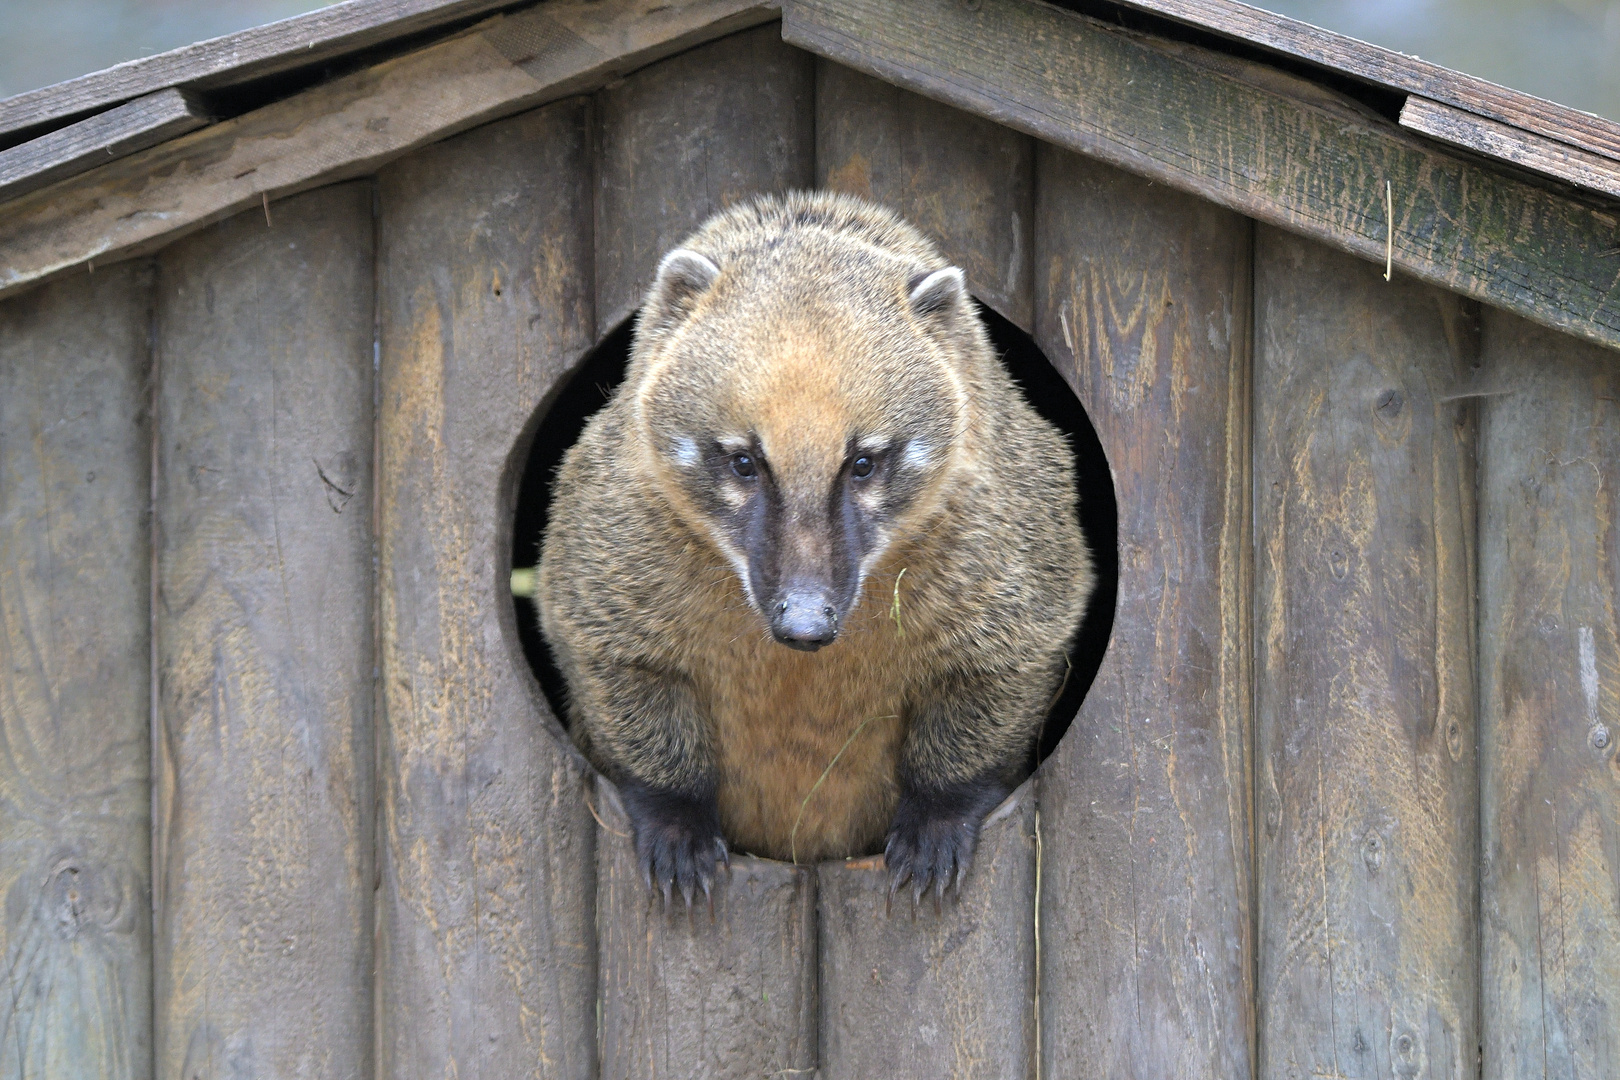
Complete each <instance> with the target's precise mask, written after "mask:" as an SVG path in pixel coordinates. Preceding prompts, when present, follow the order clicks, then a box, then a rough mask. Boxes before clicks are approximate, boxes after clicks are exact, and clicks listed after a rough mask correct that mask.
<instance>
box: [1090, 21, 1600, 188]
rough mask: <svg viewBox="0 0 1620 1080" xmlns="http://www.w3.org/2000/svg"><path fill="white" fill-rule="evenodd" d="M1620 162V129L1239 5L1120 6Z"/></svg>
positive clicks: (1564, 107)
mask: <svg viewBox="0 0 1620 1080" xmlns="http://www.w3.org/2000/svg"><path fill="white" fill-rule="evenodd" d="M1113 2H1115V3H1118V4H1122V5H1124V6H1126V7H1133V8H1136V9H1138V10H1140V11H1147V12H1151V13H1153V14H1155V15H1164V16H1168V17H1169V18H1172V19H1174V20H1176V21H1177V22H1182V23H1186V24H1188V25H1191V26H1197V27H1200V28H1202V29H1205V30H1213V31H1215V32H1216V33H1218V34H1223V35H1226V36H1229V37H1234V38H1237V39H1238V40H1240V41H1243V42H1247V43H1250V44H1253V45H1259V46H1261V47H1262V48H1265V49H1272V50H1275V51H1277V52H1279V53H1282V54H1283V55H1285V56H1292V57H1296V58H1298V59H1301V60H1307V61H1310V62H1311V63H1313V64H1320V65H1321V66H1322V67H1325V68H1328V69H1330V70H1332V71H1335V72H1341V73H1343V74H1347V75H1351V76H1354V77H1355V78H1358V79H1365V80H1366V81H1368V82H1371V83H1376V84H1378V85H1380V86H1387V87H1389V88H1391V89H1395V90H1404V91H1406V92H1408V93H1412V94H1421V95H1422V96H1424V97H1426V98H1433V99H1434V100H1435V101H1443V102H1445V103H1446V104H1448V105H1454V106H1456V107H1457V108H1459V109H1466V110H1468V111H1469V112H1472V113H1477V114H1479V115H1481V116H1487V117H1491V118H1493V119H1495V120H1499V121H1501V122H1502V123H1504V124H1511V125H1513V126H1515V127H1518V128H1522V129H1524V130H1526V131H1529V132H1532V133H1535V134H1539V135H1543V136H1546V137H1547V138H1550V139H1557V140H1559V141H1561V142H1564V143H1567V144H1569V145H1571V146H1579V147H1584V148H1586V149H1587V150H1590V151H1592V152H1593V153H1597V154H1604V155H1607V156H1608V157H1611V158H1616V159H1620V124H1617V123H1615V122H1614V121H1613V120H1610V119H1608V118H1607V117H1603V116H1595V115H1593V114H1592V113H1588V112H1582V111H1581V110H1579V109H1572V108H1570V107H1569V106H1567V105H1559V104H1558V103H1557V102H1553V101H1547V100H1546V99H1544V98H1538V97H1535V96H1533V95H1531V94H1526V93H1522V92H1521V91H1518V90H1510V89H1508V88H1507V87H1505V86H1498V85H1496V84H1495V83H1492V82H1486V81H1485V80H1484V79H1479V78H1475V77H1474V76H1472V75H1464V74H1463V73H1462V72H1460V71H1452V70H1451V69H1449V68H1443V67H1441V66H1440V65H1439V64H1434V63H1430V62H1429V61H1427V60H1423V59H1420V58H1418V57H1416V56H1407V55H1406V54H1405V53H1399V52H1396V51H1394V50H1393V49H1385V48H1381V47H1379V46H1377V45H1369V44H1368V43H1367V42H1365V41H1357V40H1356V39H1355V38H1352V37H1346V36H1345V35H1343V34H1336V33H1334V32H1333V31H1331V30H1323V29H1322V28H1321V27H1318V26H1312V25H1311V24H1310V23H1306V22H1300V21H1299V20H1297V19H1290V18H1288V17H1286V16H1283V15H1278V14H1275V13H1273V12H1270V11H1264V10H1262V9H1260V8H1258V7H1255V6H1252V5H1250V4H1245V3H1239V2H1238V0H1113Z"/></svg>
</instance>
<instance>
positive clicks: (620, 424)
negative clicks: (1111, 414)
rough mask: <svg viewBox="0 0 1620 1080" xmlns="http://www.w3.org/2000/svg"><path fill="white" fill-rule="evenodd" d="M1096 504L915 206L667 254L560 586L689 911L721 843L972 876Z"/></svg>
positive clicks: (559, 514) (583, 662)
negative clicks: (1085, 504)
mask: <svg viewBox="0 0 1620 1080" xmlns="http://www.w3.org/2000/svg"><path fill="white" fill-rule="evenodd" d="M863 471H864V472H866V475H864V476H863V475H861V473H862V472H863ZM1076 498H1077V496H1076V491H1075V479H1074V473H1073V466H1072V457H1071V454H1070V451H1069V449H1068V447H1067V446H1066V445H1065V443H1064V440H1063V438H1062V436H1061V435H1060V434H1059V433H1058V432H1057V430H1056V429H1054V428H1053V427H1052V426H1051V425H1049V424H1048V423H1046V422H1045V421H1044V420H1042V419H1041V418H1040V417H1039V416H1037V414H1036V413H1035V411H1034V410H1033V409H1032V408H1030V406H1029V405H1028V404H1027V403H1026V402H1025V401H1024V399H1023V398H1022V396H1021V395H1020V392H1019V390H1018V388H1017V387H1016V386H1015V385H1014V384H1013V382H1012V381H1011V379H1010V378H1009V377H1008V375H1007V373H1006V371H1005V370H1004V369H1003V368H1002V366H1001V365H1000V363H999V362H998V361H997V359H996V357H995V356H994V355H993V353H992V351H991V348H990V345H989V341H988V338H987V337H986V334H985V330H984V327H983V325H982V324H981V322H980V320H979V318H978V317H977V314H976V313H975V311H974V308H973V305H972V301H971V300H970V298H969V296H968V295H967V292H966V290H965V286H964V285H963V280H962V274H961V271H960V270H957V269H955V268H953V267H950V266H949V265H948V264H947V263H946V261H945V260H944V259H943V258H941V257H940V255H939V253H938V252H937V251H936V250H935V249H934V247H933V246H932V245H931V244H929V243H928V242H927V241H926V240H924V239H923V237H922V236H921V235H920V234H919V233H918V232H917V231H916V230H915V229H913V228H911V227H910V226H909V225H907V224H905V223H904V222H902V221H901V220H900V219H899V218H897V217H896V216H894V215H893V214H892V213H890V212H889V211H887V210H884V209H882V208H880V207H877V206H874V205H871V204H869V203H865V202H861V201H859V200H855V199H852V198H848V197H846V196H840V195H831V194H821V193H808V194H792V195H788V196H786V197H783V198H777V197H760V198H756V199H755V200H753V201H750V202H748V203H746V204H743V205H740V206H737V207H734V208H733V209H731V210H729V211H726V212H724V213H721V214H719V215H717V216H715V217H714V218H712V219H711V220H710V221H708V222H707V223H706V224H705V225H703V226H702V227H701V228H699V229H698V230H697V231H696V232H695V233H694V234H693V235H691V236H690V237H689V238H688V239H687V240H686V242H685V243H684V244H682V245H681V247H680V248H679V249H677V250H675V251H672V252H671V253H670V254H669V255H667V256H666V257H665V258H664V260H663V262H662V263H661V264H660V266H659V270H658V274H657V280H656V281H655V283H654V284H653V286H652V287H651V289H650V290H649V292H648V295H647V298H646V302H645V304H644V306H643V308H642V309H641V312H640V315H639V317H638V321H637V324H636V332H635V344H634V348H633V351H632V354H631V361H630V367H629V372H628V375H627V377H626V379H625V381H624V383H623V385H622V386H621V387H620V388H619V390H618V391H617V393H616V394H615V395H614V397H613V399H612V401H611V402H609V404H608V405H607V406H606V407H605V408H604V409H603V410H602V411H601V412H600V413H598V414H597V415H596V416H594V417H593V418H592V419H591V421H590V422H589V424H588V425H587V426H586V428H585V431H584V434H583V435H582V436H581V438H580V440H579V442H578V443H577V444H576V445H575V446H574V447H573V448H572V449H571V450H570V451H569V452H568V454H567V456H566V457H565V458H564V459H563V463H562V466H561V467H560V469H559V471H558V474H557V479H556V484H555V487H554V495H553V503H552V508H551V516H550V525H549V527H548V528H547V530H546V534H545V538H544V544H543V554H542V558H541V563H540V573H539V581H538V595H537V599H538V602H539V604H540V612H541V623H542V626H543V629H544V632H545V635H546V638H547V640H548V642H549V643H550V645H551V648H552V650H553V652H554V653H555V655H556V658H557V661H558V664H559V666H560V667H561V669H562V672H563V674H564V675H565V677H566V679H567V683H568V692H569V711H570V714H571V717H572V729H573V732H574V735H575V738H576V740H577V742H578V744H579V746H580V747H581V748H582V749H583V750H584V752H585V753H586V754H587V755H588V756H589V758H590V759H591V761H592V762H593V763H594V764H595V765H596V766H597V767H598V768H600V769H601V770H602V771H603V772H604V773H605V774H606V775H608V776H609V777H610V778H612V779H614V780H615V781H616V782H618V783H619V784H620V785H621V787H622V790H623V792H624V795H625V799H626V804H627V809H628V811H629V813H630V815H631V818H632V822H633V824H634V827H635V833H636V845H637V850H638V852H639V855H640V858H641V861H642V866H643V869H644V871H645V872H646V873H647V875H648V877H649V880H651V881H656V883H657V884H659V885H661V886H662V888H663V889H664V891H665V895H666V896H667V895H668V893H669V890H670V888H671V885H672V884H673V885H678V886H679V887H680V888H681V890H682V891H683V892H684V893H685V894H686V895H687V898H688V901H690V898H691V893H692V890H693V888H694V887H698V886H701V887H702V888H703V889H705V890H707V889H708V887H709V882H710V877H711V875H712V873H713V870H714V866H715V860H716V859H717V858H725V857H726V847H725V843H724V841H723V840H722V839H721V836H722V834H723V835H724V837H725V838H726V839H729V841H730V842H731V844H732V845H733V846H734V847H736V848H739V849H741V850H744V851H749V852H753V853H756V854H760V855H766V856H771V857H774V858H796V859H797V860H799V861H801V862H803V861H808V860H814V859H821V858H825V857H832V856H845V855H852V854H859V853H864V852H868V851H870V850H872V849H874V848H875V847H876V845H877V844H878V843H879V842H880V841H883V840H884V839H885V837H887V845H886V848H885V852H886V855H887V859H888V866H889V867H890V870H891V872H892V874H893V877H892V881H893V883H894V885H895V886H898V885H900V884H902V883H903V882H904V881H905V880H906V879H907V878H909V879H910V880H911V881H912V882H913V886H914V888H915V889H916V890H917V891H918V893H919V894H920V893H921V892H922V891H923V890H924V889H926V888H929V887H933V888H935V889H937V890H942V889H943V888H944V887H945V885H946V884H947V883H949V882H950V881H952V879H955V880H957V881H960V877H961V874H962V873H963V872H964V871H965V870H966V868H967V865H968V861H969V859H970V858H971V855H972V849H973V844H974V841H975V839H976V837H977V833H978V828H979V823H980V821H981V820H982V818H983V815H984V814H985V813H986V812H987V811H988V810H989V809H991V808H992V807H994V806H995V804H996V803H997V802H999V801H1000V800H1001V799H1002V798H1004V797H1005V795H1006V794H1007V793H1008V792H1009V791H1010V789H1011V786H1012V785H1013V783H1015V782H1016V780H1017V778H1018V775H1019V772H1020V769H1021V767H1022V766H1023V765H1024V763H1025V762H1026V760H1027V757H1028V753H1029V750H1030V747H1031V744H1032V742H1033V740H1034V739H1035V737H1036V734H1037V731H1038V729H1039V726H1040V723H1041V720H1042V718H1043V715H1044V713H1045V712H1046V710H1047V708H1048V707H1049V706H1050V704H1051V701H1052V698H1053V694H1054V692H1055V691H1056V690H1057V688H1058V686H1059V683H1060V681H1061V680H1062V679H1063V677H1064V674H1065V670H1066V659H1065V651H1066V649H1067V648H1068V646H1069V643H1070V640H1071V638H1072V637H1073V635H1074V632H1075V630H1076V628H1077V626H1078V624H1079V622H1080V618H1081V615H1082V613H1083V611H1084V609H1085V605H1086V601H1087V599H1088V597H1089V596H1090V593H1091V589H1092V570H1091V560H1090V556H1089V553H1088V551H1087V548H1086V545H1085V542H1084V540H1083V538H1082V536H1081V533H1080V529H1079V525H1078V518H1077V510H1076ZM789 646H792V647H789ZM822 646H825V647H822ZM835 758H836V763H834V759H835ZM829 766H831V767H830V768H829ZM818 784H819V786H818Z"/></svg>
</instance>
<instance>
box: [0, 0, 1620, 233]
mask: <svg viewBox="0 0 1620 1080" xmlns="http://www.w3.org/2000/svg"><path fill="white" fill-rule="evenodd" d="M523 2H524V0H347V2H345V3H340V4H335V5H333V6H332V7H328V8H322V9H320V10H318V11H314V12H310V13H309V14H307V15H301V16H298V17H296V18H292V19H285V20H282V21H280V22H276V23H271V24H269V25H266V26H261V27H254V28H252V29H249V30H244V31H242V32H240V33H237V34H231V35H227V36H225V37H221V38H215V39H213V40H211V41H205V42H199V43H197V44H195V45H188V46H185V47H184V48H180V49H175V50H172V51H170V52H167V53H162V54H159V55H157V56H152V57H146V58H143V59H140V60H134V61H130V62H129V63H126V64H120V65H118V66H116V67H113V68H109V69H107V70H105V71H100V72H95V73H92V74H90V75H85V76H82V77H80V78H77V79H71V80H68V81H67V82H63V83H58V84H56V85H55V86H49V87H44V88H42V89H39V90H32V91H28V92H26V93H23V94H19V95H16V96H15V97H12V98H8V99H3V100H0V146H3V145H5V143H6V142H8V141H11V142H15V141H16V140H17V138H18V137H19V135H24V134H26V133H27V132H29V131H34V132H38V131H49V130H50V129H51V128H52V127H56V126H60V125H61V124H63V123H65V122H67V121H68V120H70V119H72V118H73V117H75V116H83V115H85V114H86V113H90V114H94V113H95V112H96V111H97V110H99V109H105V108H107V107H109V106H111V105H116V104H117V103H118V102H120V101H127V100H129V99H131V98H136V97H140V96H143V95H150V94H152V93H154V92H157V91H161V90H163V89H166V88H172V87H184V88H187V89H188V90H191V91H204V92H206V91H219V90H224V89H227V88H230V87H235V86H240V85H242V84H245V83H250V82H253V81H254V80H258V79H262V78H264V77H265V76H268V75H273V74H278V73H283V72H289V71H293V70H295V69H300V68H306V69H307V68H310V67H314V66H315V65H317V64H321V63H325V62H329V61H331V60H334V59H337V58H340V57H343V56H346V55H349V54H354V53H359V52H360V51H361V50H365V49H368V48H374V47H376V46H378V45H381V44H385V43H388V42H393V41H397V40H399V39H402V38H408V37H409V36H410V35H412V34H418V33H420V32H422V31H424V30H431V29H433V28H435V27H442V26H450V25H453V24H455V23H456V22H457V21H458V20H459V21H462V22H466V21H467V20H470V19H473V18H476V17H477V16H478V15H480V14H485V13H489V12H493V11H496V10H499V9H502V8H512V7H515V6H521V5H522V4H523ZM1080 6H1082V7H1089V8H1097V9H1099V10H1102V9H1106V10H1112V11H1119V10H1121V9H1129V10H1132V11H1136V12H1140V13H1142V14H1144V15H1146V16H1147V17H1149V18H1150V19H1151V20H1157V21H1159V22H1160V23H1161V25H1162V24H1163V21H1164V20H1169V21H1170V22H1173V23H1179V24H1182V25H1185V26H1188V27H1192V28H1194V29H1195V30H1196V31H1198V32H1199V33H1201V34H1206V35H1213V36H1215V37H1217V38H1222V37H1223V38H1226V39H1228V40H1232V41H1235V42H1239V43H1241V44H1242V45H1244V46H1245V47H1247V48H1249V49H1258V50H1260V51H1261V52H1262V53H1266V52H1269V53H1273V54H1276V55H1278V56H1283V57H1288V58H1291V59H1292V60H1294V61H1297V62H1303V64H1304V65H1305V66H1306V67H1316V68H1319V69H1321V70H1323V71H1324V72H1328V73H1331V74H1333V75H1335V76H1337V77H1339V78H1346V77H1348V78H1350V79H1354V80H1359V81H1361V82H1365V83H1368V84H1371V85H1375V86H1378V87H1380V88H1383V89H1385V90H1390V91H1395V92H1397V93H1407V94H1412V95H1414V96H1418V97H1421V98H1423V99H1424V101H1425V102H1431V103H1433V105H1434V106H1435V107H1434V108H1427V109H1419V110H1417V111H1416V112H1415V113H1414V118H1413V122H1412V123H1411V124H1409V126H1411V127H1412V128H1413V129H1414V130H1416V131H1419V132H1421V133H1422V134H1424V135H1426V136H1429V137H1432V138H1436V139H1439V140H1441V141H1445V142H1449V143H1451V144H1453V145H1457V146H1463V147H1466V148H1468V149H1469V150H1471V151H1473V152H1475V153H1480V154H1484V155H1486V156H1488V157H1494V158H1497V159H1499V160H1502V161H1507V162H1511V163H1512V164H1513V165H1515V166H1517V167H1519V168H1523V169H1529V170H1531V171H1534V172H1538V173H1540V174H1542V175H1545V176H1550V177H1553V178H1554V179H1557V180H1560V181H1562V182H1564V183H1568V184H1571V185H1574V186H1576V187H1580V188H1584V189H1586V190H1589V191H1594V192H1598V193H1600V194H1602V195H1605V196H1608V197H1611V198H1612V197H1616V191H1617V190H1620V124H1616V123H1614V122H1612V121H1609V120H1606V119H1604V118H1602V117H1598V116H1593V115H1592V114H1589V113H1584V112H1580V111H1579V110H1576V109H1571V108H1568V107H1566V106H1563V105H1558V104H1556V103H1554V102H1550V101H1545V100H1543V99H1541V98H1537V97H1534V96H1533V95H1529V94H1524V93H1520V92H1518V91H1515V90H1510V89H1507V88H1506V87H1501V86H1497V85H1496V84H1494V83H1490V82H1487V81H1485V80H1483V79H1478V78H1474V77H1472V76H1468V75H1464V74H1461V73H1459V72H1455V71H1451V70H1449V69H1447V68H1443V67H1440V66H1439V65H1437V64H1433V63H1430V62H1428V61H1425V60H1421V59H1419V58H1417V57H1413V56H1406V55H1404V54H1402V53H1397V52H1393V51H1391V50H1389V49H1383V48H1380V47H1378V46H1375V45H1369V44H1367V43H1366V42H1362V41H1357V40H1355V39H1353V38H1349V37H1346V36H1344V35H1341V34H1337V33H1333V32H1331V31H1328V30H1323V29H1321V28H1319V27H1316V26H1312V25H1310V24H1309V23H1304V22H1300V21H1298V20H1295V19H1290V18H1288V17H1286V16H1282V15H1277V14H1274V13H1272V12H1268V11H1263V10H1261V9H1259V8H1255V7H1251V6H1249V5H1247V4H1244V3H1239V2H1237V0H1089V2H1087V3H1081V4H1080ZM1447 108H1449V109H1450V110H1451V111H1452V112H1451V113H1447V112H1446V111H1445V110H1446V109H1447ZM1476 117H1477V118H1479V119H1474V118H1476ZM124 126H125V127H127V126H128V122H127V121H125V123H124ZM190 126H196V125H194V124H193V125H190ZM183 129H184V125H180V124H176V125H174V126H173V127H172V128H163V127H162V126H160V125H159V124H158V123H156V122H155V121H154V122H153V123H152V124H150V125H149V128H148V129H147V131H145V132H144V133H142V134H137V135H128V134H121V135H120V136H119V137H117V138H106V139H104V140H102V142H101V143H100V145H99V147H98V149H99V150H100V151H102V153H101V154H100V155H99V156H91V155H78V156H77V157H74V158H72V159H71V160H64V159H63V156H62V154H61V152H60V150H59V148H58V147H57V146H56V145H54V144H51V143H40V145H37V146H36V145H34V144H33V143H25V144H24V147H26V149H24V148H23V147H18V148H15V149H17V150H18V151H19V153H17V154H14V155H13V160H12V161H11V162H10V165H11V167H10V168H9V169H8V170H6V175H7V176H8V177H9V182H8V183H7V184H5V185H4V186H0V201H3V200H5V199H7V198H12V197H15V196H16V195H18V194H21V193H23V192H25V191H28V190H32V189H34V188H37V187H40V186H42V185H43V184H45V183H48V182H52V181H54V180H58V179H61V178H62V177H63V176H65V175H71V174H72V173H73V172H75V171H81V170H82V169H84V168H88V167H89V166H90V164H92V163H104V162H105V161H107V160H109V159H110V158H113V157H119V156H122V155H124V154H128V153H133V152H134V151H136V150H138V149H142V148H143V147H145V146H148V145H151V144H152V143H153V142H155V141H157V140H158V139H160V138H162V137H167V136H168V135H170V134H173V133H177V132H178V131H180V130H183ZM121 130H122V129H121ZM52 134H54V132H52ZM35 141H36V142H37V141H38V140H37V139H36V140H35ZM81 141H82V140H81ZM1561 146H1567V147H1570V148H1573V149H1572V150H1571V151H1567V152H1566V151H1564V150H1562V149H1561V148H1560V147H1561ZM28 162H40V163H42V164H40V165H39V166H38V168H37V170H36V171H35V172H29V171H26V170H23V171H19V167H20V164H26V163H28Z"/></svg>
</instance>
